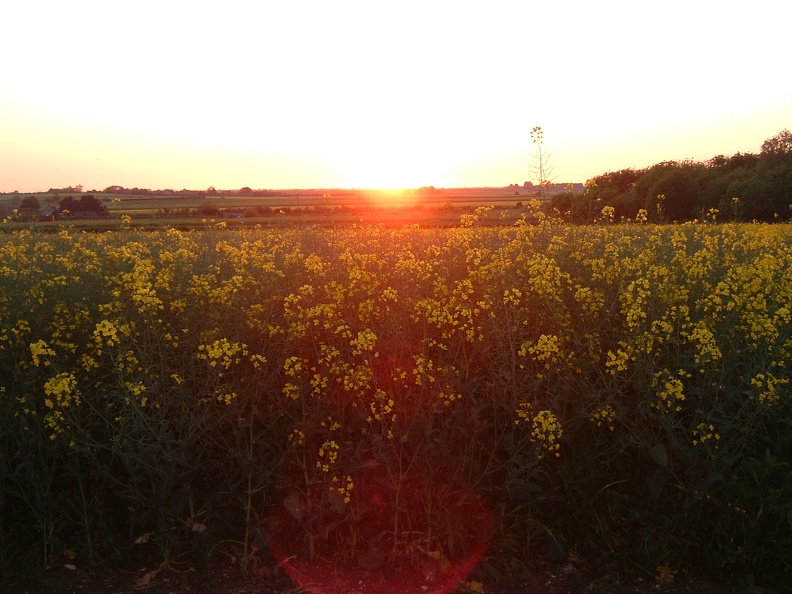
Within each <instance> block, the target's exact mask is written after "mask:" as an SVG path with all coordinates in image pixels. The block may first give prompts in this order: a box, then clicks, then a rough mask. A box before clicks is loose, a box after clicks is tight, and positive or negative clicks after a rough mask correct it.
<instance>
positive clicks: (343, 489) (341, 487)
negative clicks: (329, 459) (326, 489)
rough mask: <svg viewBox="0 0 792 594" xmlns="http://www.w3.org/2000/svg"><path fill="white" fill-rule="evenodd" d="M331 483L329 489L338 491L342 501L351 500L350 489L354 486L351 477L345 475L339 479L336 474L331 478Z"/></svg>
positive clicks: (347, 501)
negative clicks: (343, 479)
mask: <svg viewBox="0 0 792 594" xmlns="http://www.w3.org/2000/svg"><path fill="white" fill-rule="evenodd" d="M332 483H333V484H332V485H330V491H331V492H335V493H338V494H339V495H340V496H341V498H342V500H343V502H344V503H349V502H350V501H352V489H354V488H355V483H354V481H353V480H352V477H351V476H349V475H346V480H345V481H343V482H342V481H341V479H339V478H338V477H337V476H334V477H333V478H332Z"/></svg>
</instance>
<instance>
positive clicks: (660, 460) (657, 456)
mask: <svg viewBox="0 0 792 594" xmlns="http://www.w3.org/2000/svg"><path fill="white" fill-rule="evenodd" d="M649 457H650V458H651V459H652V460H654V461H655V462H656V463H657V464H658V465H659V466H662V467H663V468H665V467H666V466H668V453H667V452H666V449H665V446H664V445H663V444H662V443H658V444H657V445H656V446H655V447H653V448H652V449H650V450H649Z"/></svg>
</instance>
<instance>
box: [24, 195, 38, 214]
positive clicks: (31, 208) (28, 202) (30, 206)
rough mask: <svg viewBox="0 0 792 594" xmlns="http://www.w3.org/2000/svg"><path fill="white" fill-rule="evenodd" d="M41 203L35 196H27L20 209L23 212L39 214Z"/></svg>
mask: <svg viewBox="0 0 792 594" xmlns="http://www.w3.org/2000/svg"><path fill="white" fill-rule="evenodd" d="M40 208H41V205H40V204H39V201H38V198H36V197H35V196H25V197H24V198H22V200H21V201H20V203H19V210H20V211H22V213H23V214H38V212H39V209H40Z"/></svg>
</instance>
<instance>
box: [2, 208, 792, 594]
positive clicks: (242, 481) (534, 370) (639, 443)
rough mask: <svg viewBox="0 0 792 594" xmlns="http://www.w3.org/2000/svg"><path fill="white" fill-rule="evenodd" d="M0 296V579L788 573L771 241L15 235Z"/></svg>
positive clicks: (216, 233) (785, 429)
mask: <svg viewBox="0 0 792 594" xmlns="http://www.w3.org/2000/svg"><path fill="white" fill-rule="evenodd" d="M0 286H1V287H2V291H1V292H0V407H1V408H0V440H2V444H1V445H0V448H1V449H0V452H1V453H2V457H1V458H0V464H1V465H2V468H1V470H2V479H1V481H0V535H2V536H0V565H1V566H2V567H0V570H2V573H3V574H5V575H15V574H19V573H20V572H25V571H35V568H42V567H46V566H48V565H49V564H51V563H52V562H53V560H54V559H56V558H59V557H60V556H62V555H63V554H64V551H69V552H70V554H71V555H73V556H75V557H76V561H75V563H81V564H86V565H88V564H92V563H102V562H104V561H107V560H108V559H115V560H118V559H121V560H123V559H144V558H145V559H152V558H155V559H158V560H159V562H169V563H173V564H179V563H181V564H188V565H194V566H201V565H203V564H206V563H212V562H214V560H215V559H216V558H217V556H218V555H219V554H220V552H221V551H223V550H228V549H229V548H232V549H233V550H234V551H235V559H237V560H238V561H237V562H238V563H239V564H240V565H241V566H242V567H244V568H253V567H255V566H256V565H257V564H261V563H265V560H266V559H269V558H271V557H274V559H275V560H277V561H278V562H279V563H280V564H281V566H282V567H283V568H284V569H285V570H286V571H287V572H288V573H289V575H290V576H291V577H292V578H293V579H294V580H295V582H297V583H298V584H302V585H303V586H304V587H306V588H307V589H309V590H310V587H309V585H310V584H313V585H316V584H320V583H321V580H322V579H323V578H322V576H323V575H324V574H322V572H321V570H320V569H317V568H318V567H321V566H322V564H324V566H325V567H326V566H332V567H333V568H335V571H336V573H335V575H336V579H338V571H343V570H344V569H345V568H348V569H349V570H350V571H352V570H355V571H366V572H373V573H376V574H377V575H380V576H382V580H385V581H384V582H381V583H380V585H379V586H378V590H379V591H381V592H385V591H387V588H385V586H383V585H382V584H383V583H385V584H387V583H392V584H397V585H398V587H399V588H401V589H402V590H404V584H405V583H407V581H408V580H412V581H411V582H410V583H411V584H413V585H416V584H421V585H424V586H423V588H424V589H423V591H427V587H430V588H433V589H432V590H431V591H437V592H441V591H443V592H450V591H451V590H453V589H454V588H455V587H457V586H458V585H459V584H461V583H463V587H467V588H468V589H472V588H473V586H471V585H470V584H478V582H473V581H471V582H464V580H466V579H472V577H477V576H481V575H485V576H486V575H497V576H500V577H501V578H509V577H514V578H517V577H519V575H521V574H523V573H525V572H529V571H530V569H531V567H532V563H534V562H535V561H536V560H538V559H551V560H559V559H577V560H580V559H586V560H591V561H590V562H592V563H595V562H597V563H599V562H602V563H613V564H616V565H617V566H624V567H627V566H629V567H638V568H641V569H643V570H644V571H646V572H647V573H648V574H649V575H652V574H654V573H655V571H656V568H665V570H666V571H669V569H668V568H669V567H670V568H672V569H673V570H675V571H676V570H687V569H690V570H697V571H698V570H701V571H706V572H708V573H709V574H710V575H714V576H718V577H722V578H726V577H730V578H731V579H739V580H742V581H744V582H746V583H747V582H751V583H760V584H762V583H763V584H768V585H770V586H775V587H781V588H782V589H783V588H784V587H786V586H788V585H789V584H790V580H791V578H790V575H791V574H790V571H791V570H790V564H792V561H791V560H792V555H790V552H791V551H792V478H790V477H792V472H790V460H792V423H791V422H790V418H792V415H791V414H790V412H791V411H790V385H789V382H790V369H789V365H790V361H792V323H791V322H792V227H790V226H788V225H758V224H755V225H742V224H725V225H714V224H687V225H673V226H653V225H646V224H621V225H614V224H605V223H604V224H601V225H593V226H585V227H573V226H566V225H562V224H557V223H554V222H553V221H550V220H545V221H543V222H541V223H540V224H537V225H528V224H524V223H518V224H517V225H513V226H508V227H487V226H480V225H479V224H477V220H476V216H467V218H466V220H465V221H463V225H462V226H459V227H454V228H443V229H439V228H433V229H423V228H418V227H406V228H399V229H394V228H385V227H382V226H377V225H365V226H356V227H348V228H338V227H329V228H325V227H304V228H279V229H275V230H267V229H261V228H258V229H253V228H248V229H234V230H231V229H227V228H224V227H223V225H222V224H215V223H213V222H211V221H210V222H208V223H207V225H206V228H205V229H203V230H197V231H189V232H182V231H177V230H174V229H168V230H164V229H163V230H161V231H153V232H151V231H147V232H138V231H134V230H123V231H119V232H113V233H81V232H75V231H74V230H70V229H68V228H63V229H61V230H60V232H57V233H48V234H42V233H36V232H33V231H30V230H22V231H13V232H6V233H3V234H0ZM270 556H271V557H270ZM471 572H475V573H473V575H472V577H471ZM388 580H390V581H388ZM399 580H402V581H401V582H400V581H399ZM399 584H400V585H399ZM464 584H467V586H464ZM383 588H385V589H383ZM396 588H397V586H394V591H397V590H396ZM316 591H320V590H318V589H317V590H316Z"/></svg>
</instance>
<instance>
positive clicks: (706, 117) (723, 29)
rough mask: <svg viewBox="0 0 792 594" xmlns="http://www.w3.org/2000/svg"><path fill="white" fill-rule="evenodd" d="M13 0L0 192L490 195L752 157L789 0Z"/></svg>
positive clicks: (780, 62)
mask: <svg viewBox="0 0 792 594" xmlns="http://www.w3.org/2000/svg"><path fill="white" fill-rule="evenodd" d="M733 6H734V5H733V4H728V3H724V2H722V1H708V0H685V1H676V0H667V1H665V2H637V1H635V0H630V1H595V0H579V1H573V0H546V1H539V2H531V1H528V0H509V1H504V0H487V1H486V2H484V1H479V2H469V1H465V0H419V1H412V0H400V1H399V2H393V1H387V0H379V1H377V0H361V1H358V0H354V1H348V0H332V1H329V0H320V1H312V0H310V1H309V0H277V1H272V0H259V1H256V2H254V1H237V0H224V1H223V2H219V1H214V2H196V1H195V0H190V1H181V0H179V1H176V0H155V1H150V0H138V1H136V2H123V3H122V2H109V1H108V0H99V1H88V0H70V1H68V2H66V1H63V0H54V1H36V0H24V1H22V0H19V1H14V2H4V3H3V4H2V6H1V7H0V23H2V25H0V56H2V68H0V191H11V190H19V191H22V192H25V191H34V190H46V189H47V188H49V187H53V186H58V187H61V186H68V185H77V184H81V185H83V186H84V187H85V188H86V189H103V188H105V187H107V186H110V185H116V184H117V185H122V186H125V187H135V186H138V187H148V188H174V189H181V188H190V189H205V188H207V187H208V186H210V185H212V186H215V187H216V188H218V189H220V188H223V189H233V188H239V187H242V186H250V187H253V188H297V187H299V188H308V187H311V188H318V187H330V188H332V187H417V186H421V185H434V186H437V187H451V186H504V185H508V184H510V183H522V182H524V181H526V180H527V179H529V178H530V173H529V166H530V164H531V155H532V154H533V151H534V146H533V145H532V144H531V137H530V131H531V129H532V128H533V127H534V126H537V125H539V126H542V128H543V129H544V139H545V149H546V151H549V152H550V154H551V159H552V162H553V163H554V164H555V170H554V174H555V176H556V178H557V179H556V181H559V182H571V181H574V182H583V181H585V180H586V179H588V178H589V177H592V176H594V175H598V174H600V173H604V172H606V171H609V170H616V169H623V168H626V167H644V166H647V165H651V164H653V163H656V162H659V161H663V160H670V159H686V158H693V159H701V160H705V159H708V158H710V157H713V156H715V155H717V154H726V155H731V154H734V153H735V152H738V151H742V152H754V153H757V152H759V147H760V146H761V143H762V142H763V141H764V140H765V139H766V138H769V137H771V136H773V135H775V134H777V133H778V132H779V131H781V130H782V129H783V128H792V76H790V75H789V59H790V50H789V36H788V24H789V21H788V2H787V0H776V1H769V0H754V1H752V2H750V3H747V4H746V3H743V4H741V5H739V9H737V8H732V7H733Z"/></svg>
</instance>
